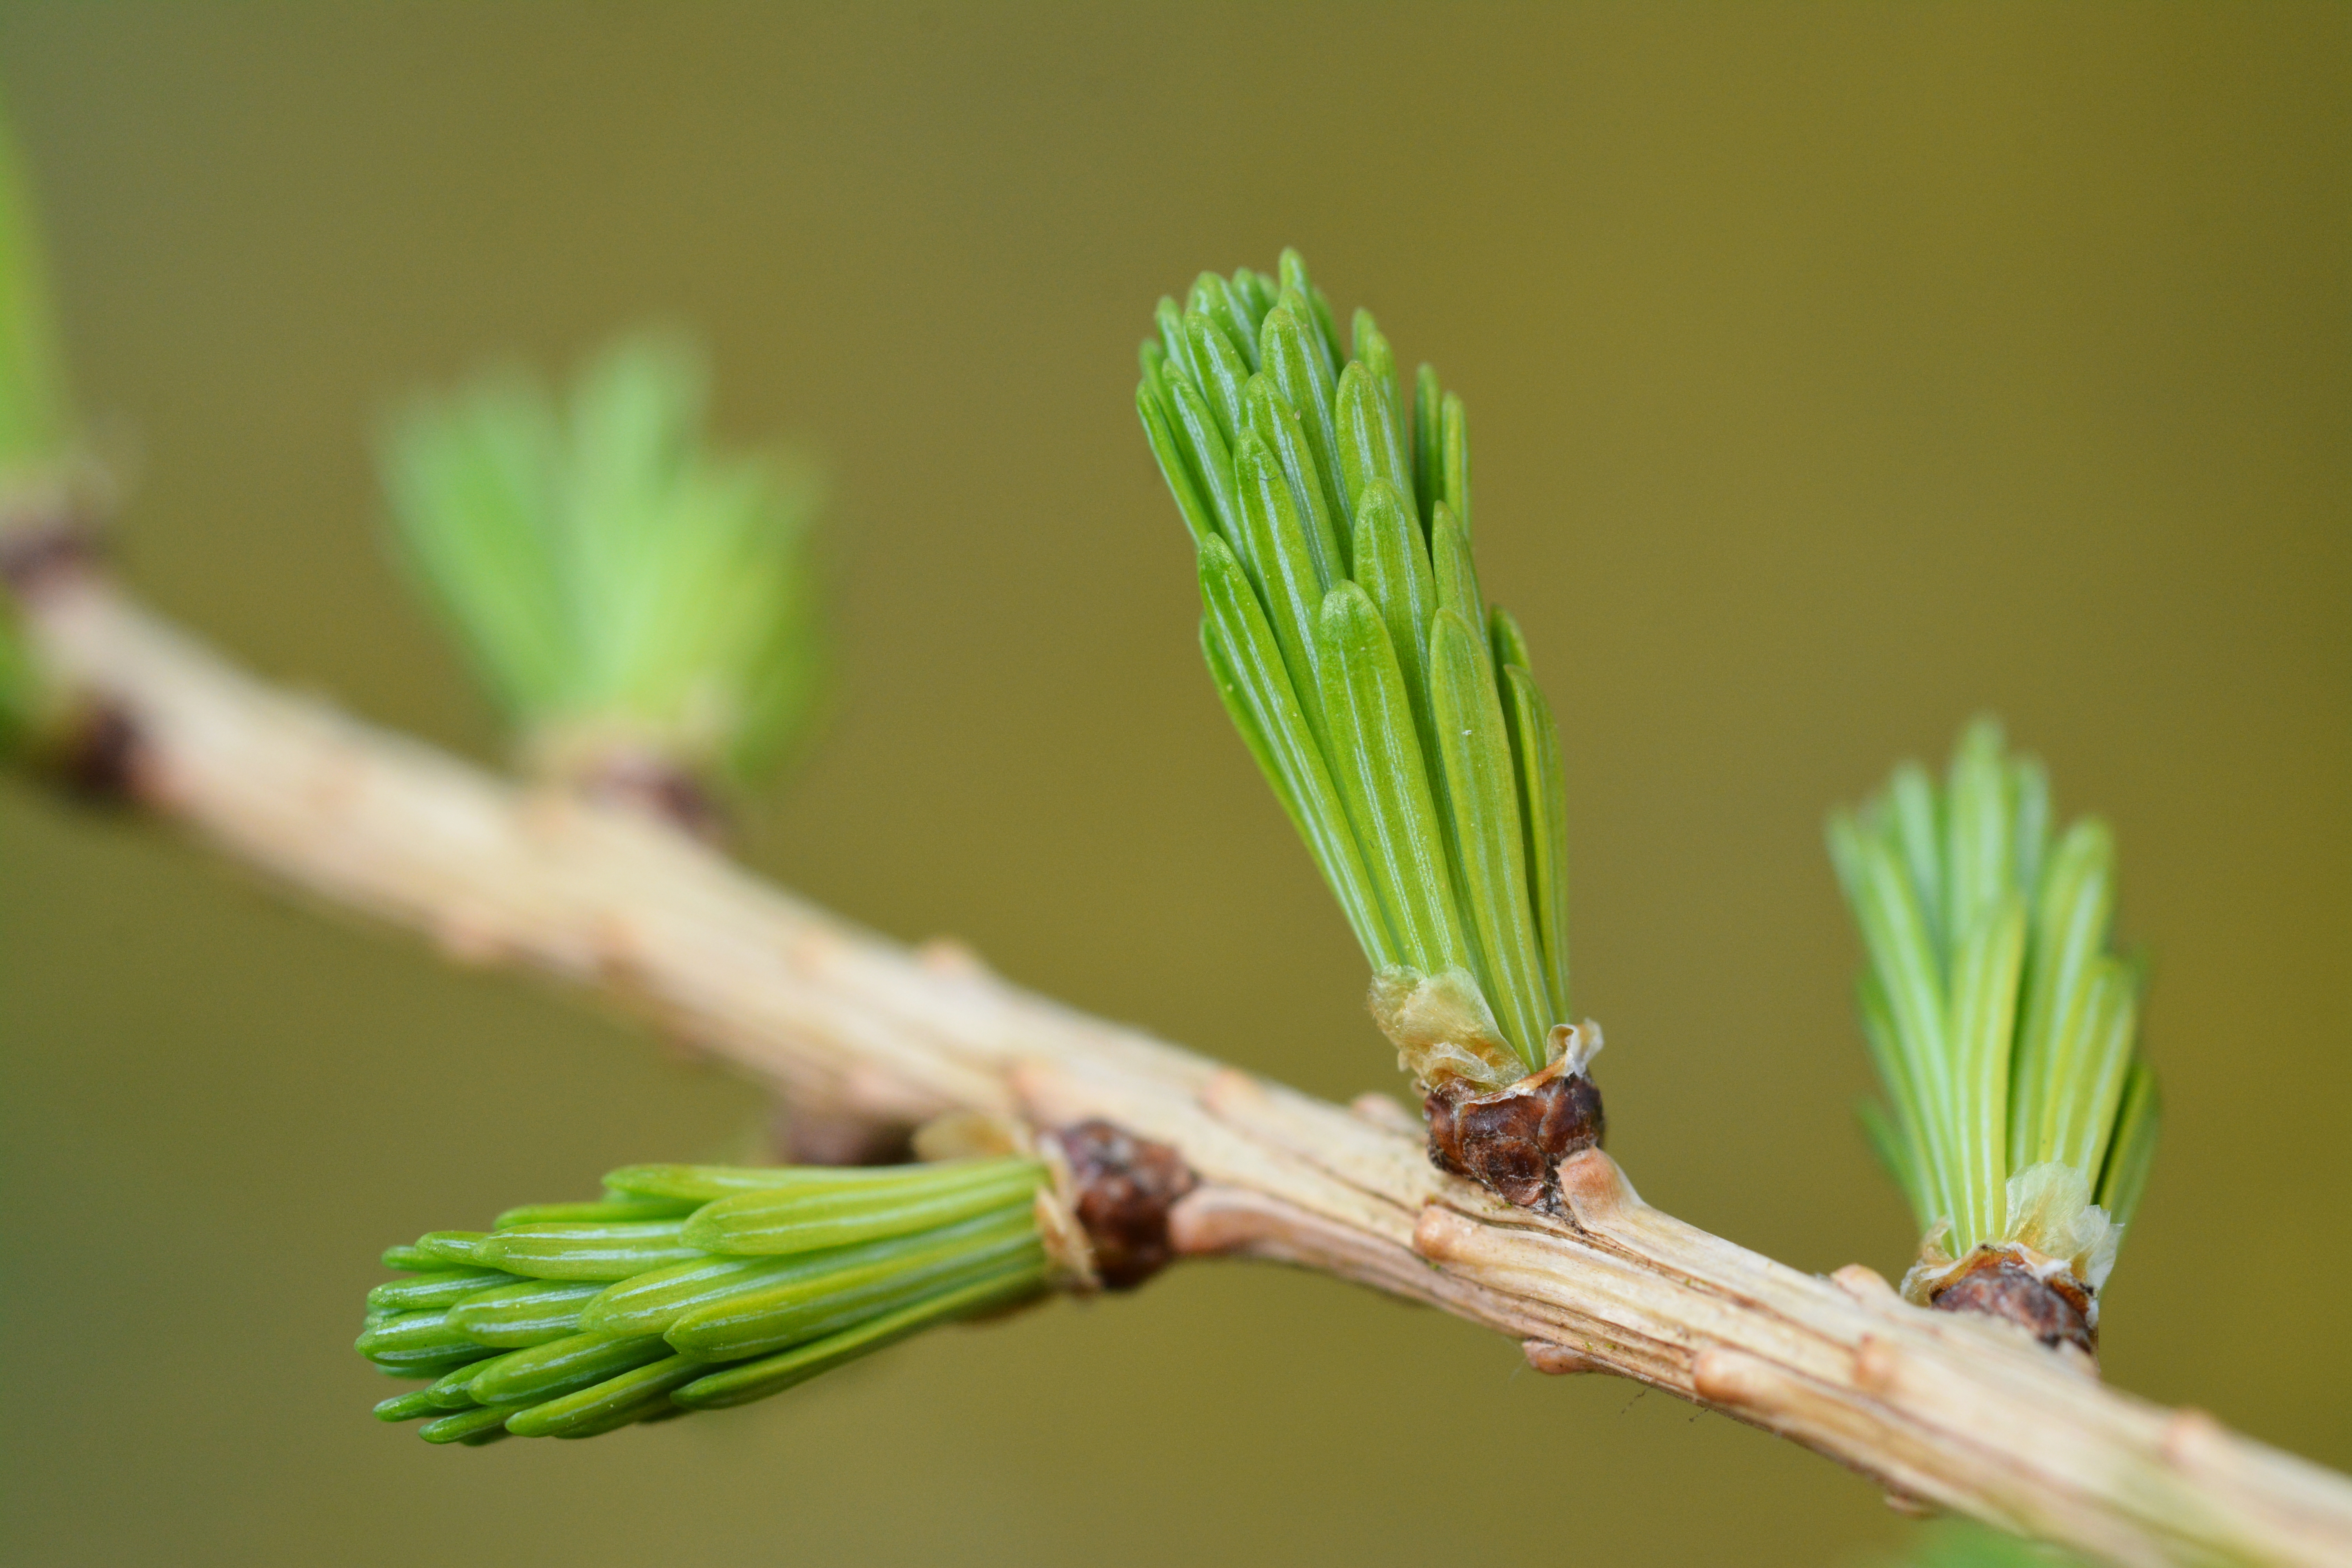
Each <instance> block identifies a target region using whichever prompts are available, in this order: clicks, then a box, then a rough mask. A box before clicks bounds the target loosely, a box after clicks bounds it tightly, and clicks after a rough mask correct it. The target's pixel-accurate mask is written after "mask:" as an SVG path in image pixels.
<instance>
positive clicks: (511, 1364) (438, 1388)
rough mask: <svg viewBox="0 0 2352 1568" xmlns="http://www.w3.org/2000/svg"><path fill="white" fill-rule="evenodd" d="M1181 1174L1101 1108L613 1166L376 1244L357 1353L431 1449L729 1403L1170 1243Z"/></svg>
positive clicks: (1156, 1253) (1118, 1279)
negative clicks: (985, 1146)
mask: <svg viewBox="0 0 2352 1568" xmlns="http://www.w3.org/2000/svg"><path fill="white" fill-rule="evenodd" d="M1191 1186H1192V1174H1191V1173H1190V1172H1189V1171H1188V1170H1186V1169H1185V1168H1184V1166H1183V1164H1182V1163H1181V1161H1180V1160H1178V1159H1177V1157H1176V1155H1175V1152H1174V1151H1172V1150H1171V1149H1168V1148H1166V1147H1165V1146H1164V1145H1160V1144H1156V1143H1150V1142H1146V1141H1144V1140H1141V1139H1136V1138H1132V1137H1129V1135H1127V1134H1125V1133H1123V1132H1121V1131H1119V1130H1118V1129H1117V1128H1114V1127H1111V1126H1109V1125H1108V1124H1107V1123H1103V1122H1095V1121H1090V1122H1082V1123H1079V1124H1077V1125H1076V1126H1074V1127H1069V1128H1064V1129H1060V1130H1058V1131H1055V1132H1053V1133H1051V1134H1048V1135H1047V1136H1046V1138H1045V1139H1044V1140H1043V1141H1041V1149H1040V1152H1038V1153H1037V1154H1034V1155H1033V1154H1030V1153H1027V1152H1016V1153H1008V1154H993V1155H980V1156H974V1157H970V1158H963V1159H955V1160H944V1161H940V1162H938V1163H929V1164H919V1165H901V1166H887V1167H870V1166H869V1167H833V1166H808V1165H786V1166H738V1165H631V1166H626V1167H624V1168H623V1169H621V1170H618V1171H614V1172H613V1173H610V1174H609V1175H607V1176H606V1177H605V1178H604V1196H603V1197H601V1198H598V1199H596V1200H594V1201H593V1202H588V1203H565V1204H541V1205H530V1206H527V1207H523V1208H516V1209H509V1210H508V1211H507V1212H506V1213H504V1214H502V1215H499V1217H498V1219H497V1221H496V1223H495V1224H494V1225H493V1226H491V1227H490V1229H488V1230H487V1231H435V1232H432V1233H429V1234H427V1235H425V1236H423V1237H419V1238H418V1239H417V1240H416V1241H415V1243H413V1244H411V1245H408V1246H403V1247H393V1248H391V1249H390V1250H389V1251H387V1252H386V1253H385V1254H384V1255H383V1260H384V1263H385V1265H386V1266H387V1267H389V1268H394V1269H397V1270H399V1271H401V1277H400V1278H399V1279H393V1280H391V1281H389V1282H387V1283H385V1284H382V1285H379V1286H377V1287H376V1288H375V1289H373V1290H372V1291H370V1292H369V1293H368V1304H367V1322H366V1326H365V1330H364V1331H363V1332H362V1333H361V1335H360V1338H359V1343H358V1347H357V1348H358V1350H359V1352H360V1353H361V1354H362V1355H364V1356H366V1357H367V1358H368V1359H369V1360H370V1361H372V1362H373V1363H375V1364H376V1365H377V1366H378V1367H379V1368H381V1369H382V1370H383V1371H384V1372H386V1373H391V1374H392V1375H394V1376H395V1377H409V1378H418V1379H425V1380H429V1381H428V1382H427V1384H426V1386H425V1387H423V1388H420V1389H417V1390H415V1391H413V1392H410V1393H406V1394H395V1395H394V1396H393V1397H391V1398H389V1399H386V1400H384V1401H383V1403H381V1404H379V1405H377V1406H376V1415H378V1416H379V1417H380V1418H382V1419H383V1420H386V1421H407V1420H415V1419H419V1418H422V1419H424V1421H425V1425H424V1426H423V1427H422V1428H420V1435H421V1436H423V1437H424V1438H425V1440H426V1441H427V1442H432V1443H455V1442H465V1443H475V1444H478V1443H485V1442H489V1441H494V1440H496V1439H497V1438H499V1437H503V1436H524V1437H591V1436H597V1435H598V1434H600V1433H604V1432H610V1431H614V1430H616V1429H617V1428H619V1427H622V1426H631V1425H634V1424H636V1423H639V1422H645V1421H656V1420H662V1419H666V1418H667V1417H670V1416H674V1415H683V1414H685V1413H687V1412H688V1411H694V1410H715V1409H719V1408H722V1407H725V1406H728V1405H746V1404H750V1403H751V1402H752V1401H754V1400H758V1399H765V1398H767V1397H768V1396H769V1395H771V1394H781V1393H782V1392H783V1391H784V1390H786V1389H788V1388H792V1387H794V1386H796V1385H798V1384H803V1383H805V1382H807V1381H808V1380H809V1379H811V1378H813V1377H815V1376H817V1375H818V1374H820V1373H825V1372H828V1371H831V1370H832V1369H833V1368H835V1367H837V1366H840V1365H843V1364H844V1363H847V1362H851V1361H855V1360H856V1359H857V1358H859V1357H860V1356H864V1355H868V1354H871V1353H872V1352H875V1351H877V1350H880V1349H882V1348H883V1347H884V1346H886V1345H888V1344H892V1343H894V1342H897V1341H899V1340H902V1339H905V1338H907V1337H908V1335H910V1334H914V1333H917V1332H919V1331H922V1330H924V1329H927V1328H930V1327H933V1326H935V1325H937V1324H940V1323H945V1322H950V1321H956V1320H959V1319H965V1318H971V1317H972V1316H975V1315H977V1314H981V1313H985V1312H990V1311H993V1310H1001V1309H1003V1308H1005V1307H1009V1306H1013V1305H1015V1304H1017V1303H1020V1302H1022V1301H1024V1300H1030V1299H1032V1298H1034V1297H1036V1296H1038V1295H1040V1294H1042V1293H1043V1292H1045V1291H1046V1290H1048V1289H1053V1288H1055V1287H1056V1286H1060V1287H1063V1288H1068V1289H1095V1288H1097V1287H1108V1288H1109V1289H1124V1288H1128V1287H1131V1286H1133V1285H1136V1284H1139V1283H1140V1282H1141V1281H1142V1280H1144V1279H1148V1278H1149V1277H1150V1275H1151V1274H1153V1273H1155V1272H1156V1271H1157V1270H1158V1269H1159V1268H1160V1267H1161V1266H1162V1265H1164V1264H1165V1263H1166V1262H1167V1261H1168V1258H1169V1256H1170V1250H1169V1244H1168V1231H1167V1224H1168V1208H1169V1205H1171V1204H1172V1203H1173V1202H1174V1201H1175V1200H1176V1199H1177V1198H1179V1197H1181V1196H1182V1195H1183V1194H1184V1193H1185V1192H1186V1191H1188V1190H1190V1188H1191Z"/></svg>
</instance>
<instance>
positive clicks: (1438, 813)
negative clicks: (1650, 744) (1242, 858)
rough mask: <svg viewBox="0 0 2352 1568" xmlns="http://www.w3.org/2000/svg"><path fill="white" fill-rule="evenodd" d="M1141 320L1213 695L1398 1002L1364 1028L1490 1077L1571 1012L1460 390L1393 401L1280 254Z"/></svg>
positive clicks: (1433, 1074) (1414, 1055)
mask: <svg viewBox="0 0 2352 1568" xmlns="http://www.w3.org/2000/svg"><path fill="white" fill-rule="evenodd" d="M1157 319H1158V322H1159V328H1160V335H1159V337H1158V338H1157V339H1156V340H1153V341H1150V342H1145V344H1144V345H1143V349H1142V353H1141V356H1140V358H1141V364H1142V371H1143V375H1142V381H1141V383H1140V384H1139V386H1138V387H1137V389H1136V406H1137V408H1138V411H1139V414H1140V415H1141V416H1142V420H1143V427H1144V435H1145V437H1146V439H1147V441H1148V442H1149V443H1150V447H1151V451H1152V455H1153V456H1154V458H1157V459H1158V461H1159V464H1160V473H1161V474H1162V476H1163V477H1164V478H1165V479H1167V482H1168V488H1169V490H1170V492H1171V494H1172V495H1173V496H1174V498H1175V500H1176V509H1177V512H1178V514H1179V515H1180V516H1181V518H1182V519H1183V521H1184V523H1185V526H1186V528H1187V529H1188V530H1189V531H1191V533H1192V540H1193V544H1194V548H1195V550H1196V552H1198V559H1199V571H1200V579H1201V596H1202V606H1203V609H1204V612H1205V613H1204V616H1203V619H1202V628H1201V640H1202V648H1203V651H1204V652H1205V653H1206V655H1207V658H1208V662H1209V668H1210V673H1211V676H1212V678H1213V681H1214V683H1215V686H1216V689H1217V692H1218V695H1219V697H1220V698H1221V699H1222V700H1223V701H1224V704H1225V707H1226V710H1227V712H1228V713H1229V714H1231V716H1232V718H1233V721H1234V728H1236V729H1237V730H1239V731H1241V734H1242V739H1243V741H1244V743H1245V744H1246V745H1247V746H1248V748H1249V751H1250V753H1251V755H1252V756H1253V757H1254V758H1255V760H1256V762H1257V764H1258V767H1259V769H1260V771H1262V772H1263V773H1265V777H1266V780H1267V782H1268V783H1269V784H1272V785H1273V786H1274V793H1275V796H1276V799H1277V800H1278V801H1279V802H1280V803H1281V805H1282V807H1283V809H1284V811H1285V812H1286V813H1287V814H1288V816H1290V819H1291V821H1292V822H1293V824H1295V825H1296V826H1297V829H1298V832H1299V837H1301V838H1303V839H1304V840H1306V843H1307V851H1308V853H1309V854H1311V855H1312V856H1313V857H1314V858H1315V862H1316V864H1317V866H1318V867H1319V868H1321V870H1322V872H1323V877H1324V879H1325V881H1327V882H1328V883H1329V885H1330V887H1331V890H1332V892H1333V894H1334V895H1335V896H1337V898H1338V899H1339V906H1340V909H1341V910H1342V911H1343V912H1344V913H1345V914H1346V916H1347V918H1348V922H1349V925H1350V927H1352V928H1353V930H1354V931H1355V933H1356V939H1357V942H1359V943H1360V945H1361V946H1362V948H1363V950H1364V955H1365V957H1366V958H1368V959H1369V960H1370V962H1371V964H1372V967H1373V969H1374V970H1375V971H1376V972H1377V973H1376V979H1375V994H1376V996H1379V995H1381V994H1386V995H1388V996H1390V997H1391V998H1405V999H1407V1000H1405V1001H1404V1002H1403V1003H1402V1004H1400V1005H1391V1006H1382V1005H1379V1004H1378V1003H1376V1005H1375V1013H1376V1016H1380V1017H1381V1021H1382V1026H1383V1027H1385V1028H1388V1029H1389V1030H1390V1032H1391V1036H1392V1037H1394V1038H1395V1040H1396V1044H1397V1046H1398V1047H1399V1048H1400V1049H1401V1050H1402V1051H1403V1052H1404V1053H1405V1055H1406V1058H1407V1061H1408V1064H1409V1065H1411V1066H1412V1068H1414V1070H1415V1071H1416V1072H1417V1073H1418V1074H1420V1075H1421V1076H1422V1077H1423V1079H1424V1080H1425V1081H1427V1080H1431V1079H1434V1078H1437V1077H1440V1076H1456V1077H1462V1078H1465V1079H1470V1080H1471V1081H1472V1082H1474V1083H1475V1084H1476V1085H1477V1086H1478V1087H1481V1088H1486V1089H1495V1088H1499V1087H1501V1086H1502V1085H1504V1084H1506V1083H1507V1082H1509V1081H1510V1080H1511V1079H1514V1078H1517V1077H1518V1076H1519V1075H1520V1074H1521V1073H1523V1072H1526V1071H1529V1070H1532V1069H1534V1068H1540V1067H1542V1066H1543V1065H1544V1063H1545V1061H1546V1059H1547V1058H1548V1056H1549V1054H1550V1052H1551V1050H1552V1043H1553V1041H1554V1039H1555V1034H1554V1031H1555V1028H1556V1027H1557V1026H1560V1025H1564V1024H1566V1023H1567V1022H1568V1019H1569V1005H1570V993H1569V966H1568V931H1567V908H1568V890H1567V857H1566V844H1565V837H1566V813H1565V811H1564V809H1563V807H1562V805H1561V804H1560V778H1561V771H1562V770H1561V748H1560V742H1559V731H1558V729H1557V727H1556V726H1555V725H1554V724H1553V722H1552V719H1551V715H1550V712H1549V710H1548V709H1547V708H1546V706H1545V704H1544V700H1543V698H1542V695H1541V694H1540V693H1539V692H1538V690H1537V689H1536V686H1535V680H1534V677H1533V676H1532V675H1531V674H1530V673H1529V671H1528V659H1527V651H1526V645H1525V642H1524V640H1523V639H1521V638H1520V637H1519V636H1518V631H1517V626H1516V625H1515V624H1514V623H1512V622H1511V621H1510V620H1509V617H1507V616H1503V615H1502V614H1501V612H1500V611H1492V612H1491V613H1490V609H1489V606H1488V605H1487V604H1486V600H1485V599H1484V597H1483V596H1482V595H1481V592H1480V590H1479V586H1478V580H1477V573H1476V570H1475V566H1474V564H1473V563H1472V559H1471V551H1470V458H1469V446H1468V433H1467V426H1466V424H1465V417H1464V414H1463V408H1462V402H1461V399H1460V398H1459V397H1457V396H1455V395H1453V394H1450V393H1447V392H1445V391H1444V390H1443V389H1442V388H1441V387H1440V385H1439V384H1438V381H1437V376H1436V373H1435V372H1434V371H1433V370H1431V369H1430V368H1429V367H1428V366H1426V365H1424V366H1423V367H1422V368H1421V370H1420V372H1419V374H1418V375H1417V376H1416V377H1415V379H1414V381H1413V384H1412V387H1411V389H1410V391H1409V392H1408V390H1407V389H1405V388H1403V387H1402V386H1401V385H1400V380H1399V372H1398V365H1397V362H1396V357H1395V354H1394V353H1393V352H1392V351H1391V348H1390V345H1389V342H1388V340H1387V338H1386V337H1384V336H1383V335H1382V334H1381V331H1380V329H1379V327H1378V325H1377V324H1376V323H1375V322H1374V321H1373V320H1372V318H1371V316H1370V314H1369V313H1368V312H1365V311H1361V310H1359V311H1358V312H1356V315H1355V319H1354V321H1353V323H1352V326H1351V331H1350V347H1349V348H1348V349H1343V348H1342V347H1341V345H1340V342H1339V334H1338V332H1337V331H1336V329H1335V327H1334V325H1333V317H1332V312H1331V308H1330V305H1329V303H1328V301H1327V300H1325V299H1324V298H1323V296H1322V294H1321V292H1320V291H1319V290H1318V289H1316V288H1315V287H1314V285H1313V284H1312V283H1311V282H1310V281H1309V280H1308V279H1307V268H1306V266H1305V264H1304V263H1303V262H1301V261H1300V260H1299V258H1298V256H1297V253H1296V252H1294V251H1286V252H1285V253H1284V254H1283V257H1282V259H1281V262H1280V265H1279V266H1278V267H1277V268H1276V271H1275V273H1274V274H1273V275H1272V276H1271V277H1269V276H1266V275H1264V274H1260V273H1256V272H1252V271H1250V270H1248V269H1246V268H1244V270H1242V271H1240V272H1237V273H1235V274H1234V276H1233V277H1232V278H1230V279H1226V278H1220V277H1218V276H1216V275H1215V274H1213V273H1204V274H1202V277H1201V279H1199V281H1197V282H1196V283H1194V285H1193V286H1192V290H1191V292H1190V293H1189V295H1188V296H1187V298H1186V300H1185V302H1184V303H1182V304H1181V305H1180V304H1179V303H1178V302H1177V301H1176V300H1173V299H1168V300H1161V301H1160V306H1159V310H1158V312H1157ZM1490 627H1492V628H1496V629H1495V630H1494V631H1493V635H1491V636H1490ZM1504 628H1507V635H1506V632H1505V630H1504ZM1433 1020H1442V1023H1440V1022H1433Z"/></svg>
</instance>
